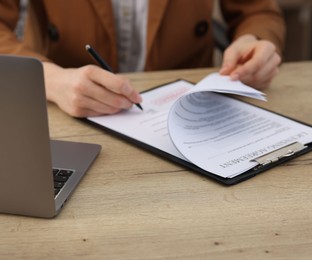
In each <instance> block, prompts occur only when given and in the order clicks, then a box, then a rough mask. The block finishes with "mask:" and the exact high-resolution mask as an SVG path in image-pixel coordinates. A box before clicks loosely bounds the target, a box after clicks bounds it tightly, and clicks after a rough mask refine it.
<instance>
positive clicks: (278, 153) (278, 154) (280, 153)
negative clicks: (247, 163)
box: [252, 142, 307, 166]
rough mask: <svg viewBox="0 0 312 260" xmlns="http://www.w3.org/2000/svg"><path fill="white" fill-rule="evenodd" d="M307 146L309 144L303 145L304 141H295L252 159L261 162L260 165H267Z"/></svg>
mask: <svg viewBox="0 0 312 260" xmlns="http://www.w3.org/2000/svg"><path fill="white" fill-rule="evenodd" d="M306 148H307V146H305V145H303V144H302V143H299V142H295V143H291V144H289V145H287V146H284V147H282V148H280V149H278V150H275V151H273V152H270V153H268V154H265V155H262V156H260V157H258V158H255V159H253V160H252V161H256V162H257V163H259V165H260V166H265V165H268V164H270V163H274V162H277V161H278V160H280V159H282V158H285V157H290V156H293V155H294V154H296V153H298V152H300V151H302V150H304V149H306Z"/></svg>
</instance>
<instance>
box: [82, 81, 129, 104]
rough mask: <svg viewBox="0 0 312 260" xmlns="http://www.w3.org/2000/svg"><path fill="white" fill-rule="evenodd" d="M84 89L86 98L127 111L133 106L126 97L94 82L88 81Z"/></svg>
mask: <svg viewBox="0 0 312 260" xmlns="http://www.w3.org/2000/svg"><path fill="white" fill-rule="evenodd" d="M82 88H83V90H82V92H83V94H84V95H85V96H87V97H89V98H91V99H94V100H96V101H97V102H99V103H103V104H106V105H108V106H110V107H113V108H117V109H127V108H130V107H131V106H132V104H133V103H132V102H131V101H129V100H128V99H127V98H126V97H125V96H123V95H120V94H117V93H114V92H111V91H110V90H108V89H106V88H104V87H102V86H99V85H98V84H96V83H94V82H92V81H88V82H87V83H86V84H85V85H84V86H83V87H82Z"/></svg>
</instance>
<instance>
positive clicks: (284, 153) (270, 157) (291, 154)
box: [82, 80, 312, 185]
mask: <svg viewBox="0 0 312 260" xmlns="http://www.w3.org/2000/svg"><path fill="white" fill-rule="evenodd" d="M178 81H179V80H176V81H173V82H169V83H166V84H163V85H160V86H156V87H154V88H151V89H149V90H146V91H144V92H142V94H144V93H148V92H150V91H153V90H155V89H158V88H161V87H163V86H166V85H168V84H172V83H175V82H178ZM190 84H193V83H191V82H190ZM218 95H222V94H218ZM230 98H231V99H235V100H237V101H239V102H243V103H247V102H245V101H242V100H238V99H236V98H234V97H230ZM247 104H249V103H247ZM249 105H251V106H253V107H256V108H257V109H261V110H264V111H268V112H270V113H272V114H275V115H279V116H281V117H283V118H287V119H289V120H291V121H293V122H297V123H299V124H302V125H305V126H308V127H311V125H309V124H306V123H303V122H300V121H298V120H295V119H292V118H290V117H287V116H283V115H281V114H279V113H275V112H272V111H270V110H267V109H264V108H261V107H259V106H255V105H252V104H249ZM82 120H83V121H84V122H86V123H87V124H90V125H92V126H94V127H96V128H98V129H100V130H103V131H105V132H107V133H109V134H111V135H113V136H116V137H118V138H121V139H123V140H125V141H127V142H129V143H132V144H134V145H135V146H137V147H140V148H142V149H144V150H147V151H149V152H151V153H153V154H156V155H158V156H161V157H162V158H165V159H167V160H169V161H172V162H174V163H177V164H179V165H181V166H183V167H186V168H188V169H190V170H192V171H193V172H195V173H197V174H201V175H203V176H207V177H209V178H211V179H212V180H214V181H217V182H219V183H222V184H224V185H234V184H238V183H240V182H242V181H245V180H247V179H249V178H252V177H254V176H256V175H258V174H260V173H262V172H265V171H267V170H269V169H271V168H273V167H276V166H278V165H280V164H282V163H285V162H287V161H289V160H292V159H294V158H296V157H298V156H301V155H303V154H305V153H308V152H310V151H311V150H312V142H311V143H307V144H301V143H300V142H293V143H291V144H288V145H287V146H283V147H281V148H279V149H275V150H274V151H272V152H270V153H267V154H265V155H262V156H259V157H256V158H253V160H254V161H256V162H257V165H256V166H255V167H253V168H251V169H249V170H247V171H245V172H243V173H241V174H239V175H237V176H235V177H232V178H224V177H221V176H218V175H216V174H214V173H212V172H209V171H206V170H203V169H202V168H200V167H198V166H196V165H195V164H193V163H191V162H189V161H187V160H184V159H181V158H179V157H177V156H174V155H172V154H170V153H168V152H167V151H165V150H163V149H159V148H157V147H155V146H153V145H150V144H148V143H146V142H143V141H141V140H139V139H137V138H133V137H131V136H129V135H127V134H125V133H121V132H120V131H118V130H114V129H112V128H110V127H108V126H107V125H105V124H102V123H98V122H94V121H93V120H90V118H85V119H82Z"/></svg>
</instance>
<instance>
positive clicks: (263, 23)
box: [220, 0, 285, 55]
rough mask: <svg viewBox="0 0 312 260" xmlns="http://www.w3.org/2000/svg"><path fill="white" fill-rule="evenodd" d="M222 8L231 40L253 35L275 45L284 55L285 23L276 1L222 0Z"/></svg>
mask: <svg viewBox="0 0 312 260" xmlns="http://www.w3.org/2000/svg"><path fill="white" fill-rule="evenodd" d="M220 8H221V11H222V14H223V17H224V20H225V21H226V22H227V25H228V33H229V35H228V36H229V38H230V40H235V39H236V38H238V37H239V36H242V35H244V34H253V35H255V36H256V37H258V38H259V39H264V40H268V41H271V42H272V43H274V44H275V46H276V48H277V51H278V53H279V54H281V55H282V52H283V50H284V41H285V22H284V18H283V15H282V12H281V10H280V8H279V6H278V4H277V2H276V1H275V0H220Z"/></svg>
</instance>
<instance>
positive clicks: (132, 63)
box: [111, 0, 148, 72]
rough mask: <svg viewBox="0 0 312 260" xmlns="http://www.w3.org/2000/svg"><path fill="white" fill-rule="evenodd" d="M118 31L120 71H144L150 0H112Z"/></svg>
mask: <svg viewBox="0 0 312 260" xmlns="http://www.w3.org/2000/svg"><path fill="white" fill-rule="evenodd" d="M111 1H112V4H113V11H114V17H115V24H116V31H117V49H118V64H119V71H120V72H131V71H143V70H144V66H145V56H146V25H147V15H148V0H111Z"/></svg>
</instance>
